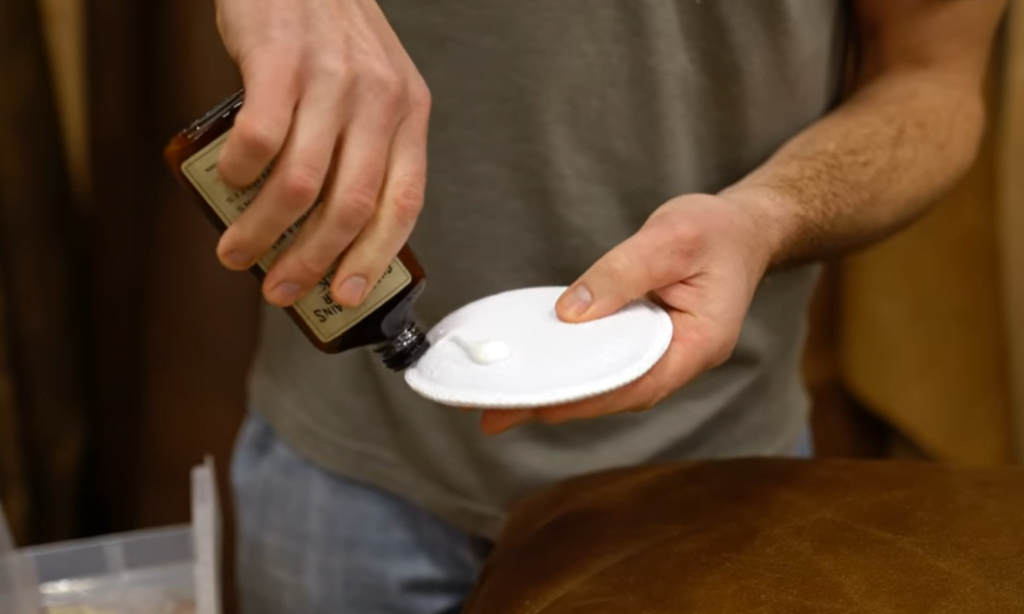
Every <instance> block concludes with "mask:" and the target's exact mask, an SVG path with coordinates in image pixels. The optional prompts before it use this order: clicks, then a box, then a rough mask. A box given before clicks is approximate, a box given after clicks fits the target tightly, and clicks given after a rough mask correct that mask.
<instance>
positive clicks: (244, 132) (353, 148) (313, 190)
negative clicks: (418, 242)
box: [217, 0, 430, 306]
mask: <svg viewBox="0 0 1024 614" xmlns="http://www.w3.org/2000/svg"><path fill="white" fill-rule="evenodd" d="M217 24H218V27H219V28H220V32H221V35H222V37H223V39H224V43H225V46H226V47H227V50H228V52H229V53H230V54H231V56H232V57H233V58H234V60H235V61H236V62H237V64H238V66H239V68H240V70H241V72H242V78H243V82H244V87H245V90H246V93H245V102H244V103H243V107H242V109H241V111H240V112H239V114H238V117H237V119H236V121H235V127H234V129H233V130H232V131H231V134H230V136H229V137H228V140H227V142H226V143H225V145H224V149H223V150H222V152H221V157H220V161H219V167H218V170H219V171H220V174H221V176H222V177H223V178H224V180H225V181H227V182H228V183H230V184H232V185H235V186H246V185H250V184H251V183H253V182H254V181H255V180H256V179H257V178H258V177H259V175H260V174H261V173H262V172H263V171H264V170H265V169H266V168H267V167H268V165H270V164H271V162H274V168H273V170H272V172H271V174H270V176H269V178H268V179H267V182H266V184H265V185H264V186H263V188H262V189H261V191H260V193H259V195H258V197H257V198H256V200H255V202H253V204H252V206H250V207H249V209H248V210H247V211H246V212H245V213H244V214H243V215H242V216H241V217H240V218H239V219H238V220H237V221H236V222H235V223H234V224H232V225H231V226H230V228H229V229H228V230H227V232H225V233H224V235H223V237H222V238H221V240H220V244H219V245H218V247H217V254H218V256H219V258H220V260H221V262H222V263H223V264H224V265H225V266H227V267H228V268H231V269H239V270H241V269H245V268H248V267H250V266H252V265H253V263H255V262H256V261H257V260H258V259H259V258H260V257H261V256H262V255H264V254H265V253H266V252H267V251H268V250H269V249H270V248H271V246H272V245H273V244H274V243H275V242H276V241H277V240H278V238H279V237H280V236H281V234H282V233H283V232H284V231H285V230H287V229H288V227H289V226H291V225H292V224H294V223H295V222H296V221H297V220H298V219H299V218H300V217H301V216H302V215H303V214H305V213H306V212H307V211H308V210H309V209H310V208H311V207H312V206H313V204H314V203H315V202H316V201H317V199H318V197H320V196H322V197H323V202H322V204H321V205H320V206H318V207H317V208H316V210H315V211H314V212H313V213H312V215H311V216H310V218H309V219H308V220H307V221H306V223H305V225H304V226H303V228H302V231H301V233H300V234H299V235H298V237H297V238H296V240H295V241H294V243H293V244H292V245H291V246H290V247H289V248H288V249H287V250H286V252H285V253H284V254H282V255H281V256H280V257H279V258H278V259H277V260H276V261H275V263H274V265H273V267H272V268H271V270H270V271H269V272H268V274H267V276H266V279H265V280H264V285H263V293H264V295H265V297H266V299H267V300H268V301H269V302H271V303H273V304H276V305H281V306H287V305H290V304H291V303H293V302H294V301H295V300H296V299H298V298H300V297H301V296H303V295H304V294H305V293H307V292H308V291H309V290H310V289H311V288H312V287H313V286H314V285H315V284H316V283H317V282H318V281H319V280H320V279H321V278H322V277H323V276H324V275H325V274H326V273H328V272H329V270H330V269H331V267H332V266H334V265H335V263H336V261H337V260H338V257H339V255H341V254H342V253H343V252H344V253H345V255H344V258H343V259H342V260H341V262H340V264H339V265H338V268H337V272H336V274H335V276H334V281H333V284H332V288H331V291H332V295H333V296H334V299H335V300H336V301H337V302H338V303H340V304H341V305H344V306H354V305H358V304H359V303H361V302H362V300H363V299H364V298H365V296H366V294H367V293H368V292H369V290H370V289H371V288H372V285H373V284H372V281H375V280H377V279H379V278H380V277H381V275H382V274H383V273H384V271H385V269H386V268H387V265H388V263H389V262H390V261H391V260H392V258H394V256H395V255H396V254H397V253H398V251H399V250H400V249H401V247H402V245H403V244H404V243H405V242H406V240H407V239H408V237H409V234H410V233H411V232H412V228H413V225H414V224H415V222H416V218H417V216H418V214H419V211H420V208H421V206H422V203H423V191H424V185H425V182H426V142H427V119H428V115H429V107H430V95H429V92H428V90H427V87H426V85H425V83H424V82H423V79H422V78H421V77H420V75H419V73H418V72H417V70H416V68H415V66H413V63H412V61H411V60H410V59H409V56H408V55H407V54H406V52H405V50H404V49H403V48H402V45H401V44H400V43H399V41H398V38H397V37H396V36H395V33H394V32H393V31H392V30H391V27H390V26H389V25H388V22H387V20H386V19H385V17H384V15H383V13H382V12H381V11H380V9H379V8H378V6H377V4H376V2H374V0H217ZM346 250H347V251H346Z"/></svg>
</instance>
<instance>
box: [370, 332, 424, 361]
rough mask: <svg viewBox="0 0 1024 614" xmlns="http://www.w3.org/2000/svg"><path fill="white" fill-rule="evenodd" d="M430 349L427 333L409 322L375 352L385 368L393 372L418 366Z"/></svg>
mask: <svg viewBox="0 0 1024 614" xmlns="http://www.w3.org/2000/svg"><path fill="white" fill-rule="evenodd" d="M429 347H430V342H429V341H427V335H426V333H424V332H423V331H422V330H420V327H419V326H417V325H416V323H415V322H408V323H406V325H405V326H404V327H402V330H401V331H400V332H399V333H398V334H397V335H395V336H394V337H392V338H391V339H389V340H388V341H386V342H384V343H382V344H381V345H380V346H378V347H377V348H376V349H375V350H374V351H375V352H377V353H378V354H380V355H381V358H382V359H383V360H384V366H386V367H387V368H389V369H391V370H392V371H404V370H406V369H408V368H409V367H411V366H413V365H414V364H416V361H417V360H419V359H420V356H423V353H424V352H426V351H427V348H429Z"/></svg>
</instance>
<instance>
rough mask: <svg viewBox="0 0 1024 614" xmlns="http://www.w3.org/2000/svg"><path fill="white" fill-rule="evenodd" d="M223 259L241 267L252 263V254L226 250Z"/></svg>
mask: <svg viewBox="0 0 1024 614" xmlns="http://www.w3.org/2000/svg"><path fill="white" fill-rule="evenodd" d="M224 260H226V261H227V263H228V264H230V265H231V266H233V267H237V268H243V267H248V266H249V265H250V264H251V263H252V256H250V255H249V254H246V253H245V252H228V253H227V254H225V255H224Z"/></svg>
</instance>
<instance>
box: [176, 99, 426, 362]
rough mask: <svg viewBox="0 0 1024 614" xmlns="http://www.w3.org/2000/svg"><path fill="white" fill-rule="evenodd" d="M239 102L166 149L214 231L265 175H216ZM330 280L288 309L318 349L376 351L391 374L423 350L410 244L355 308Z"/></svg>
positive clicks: (259, 268)
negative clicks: (236, 183)
mask: <svg viewBox="0 0 1024 614" xmlns="http://www.w3.org/2000/svg"><path fill="white" fill-rule="evenodd" d="M243 97H244V92H242V91H239V92H237V93H236V94H234V95H233V96H231V97H230V98H228V99H227V100H225V101H224V102H222V103H220V104H219V105H217V106H216V107H215V108H213V109H211V110H210V111H209V112H207V113H206V115H204V116H202V117H201V118H199V119H197V120H196V121H195V122H193V123H192V125H191V126H189V127H188V128H186V129H185V130H182V131H181V132H180V133H178V134H177V135H176V136H175V137H174V138H173V139H172V140H171V142H170V143H169V144H168V145H167V147H166V148H165V149H164V160H165V161H166V162H167V164H168V166H170V168H171V170H172V171H173V172H174V175H175V176H176V177H177V178H178V181H179V182H180V183H181V185H182V186H184V187H185V189H186V190H188V191H189V192H190V193H191V194H192V195H193V197H194V199H195V201H196V202H197V203H199V205H200V206H201V209H202V210H203V212H204V213H205V215H206V217H207V218H208V219H209V220H210V222H212V223H213V224H214V225H215V226H216V227H217V228H218V230H219V231H220V232H224V231H225V230H226V229H227V227H228V225H229V224H231V223H232V222H233V221H234V220H236V219H237V218H238V217H239V216H240V215H241V214H242V212H243V211H245V209H246V207H248V206H249V205H250V204H251V203H252V201H253V200H254V199H255V197H256V194H257V193H258V192H259V190H260V187H262V185H263V182H264V181H265V180H266V178H267V176H268V175H269V169H268V170H267V172H265V173H263V175H262V176H261V177H260V178H259V179H258V180H257V181H256V183H254V184H253V185H251V186H249V187H247V188H243V189H235V188H232V187H230V186H228V185H227V184H226V183H224V182H223V181H221V179H220V177H219V175H218V173H217V158H218V154H219V152H220V149H221V146H222V145H223V143H224V140H225V139H226V138H227V135H228V133H229V132H230V130H231V127H232V126H233V125H234V121H235V116H236V115H237V114H238V111H239V109H241V108H242V101H243ZM318 205H319V203H317V205H314V206H318ZM308 216H309V214H308V213H307V214H306V215H304V216H303V217H302V218H300V219H299V220H298V221H297V222H296V223H295V224H294V225H293V226H292V227H291V228H289V229H288V230H287V231H286V232H285V233H284V235H282V237H281V239H280V240H278V242H277V243H276V244H275V245H274V247H273V248H272V249H271V251H270V253H268V254H267V255H266V256H264V258H263V259H262V260H260V261H259V262H258V263H256V264H255V265H254V266H253V268H252V271H253V273H255V274H256V276H257V277H259V278H260V279H262V278H263V276H264V275H265V274H266V271H267V270H269V268H270V265H271V263H272V262H273V261H274V258H276V257H277V255H278V254H279V253H280V252H281V251H282V250H284V249H285V248H286V247H287V246H288V244H289V243H290V242H291V240H292V239H294V237H295V235H296V233H297V231H298V230H299V229H300V227H301V226H302V224H303V222H305V221H306V218H307V217H308ZM332 276H333V272H332V273H330V274H328V275H327V276H326V277H324V279H322V280H321V281H320V283H319V284H318V285H317V287H316V288H315V289H313V290H312V291H311V292H310V293H309V294H307V295H306V296H305V297H303V298H301V299H299V300H298V301H297V302H296V303H295V304H294V305H293V306H291V307H288V308H286V311H287V312H288V314H289V315H290V316H291V317H292V319H293V320H294V321H295V322H296V324H298V326H299V328H301V329H302V331H303V332H304V333H305V334H306V336H307V337H308V338H309V340H310V341H311V342H312V343H313V344H314V345H315V346H316V347H318V348H319V349H320V350H322V351H324V352H328V353H337V352H343V351H345V350H349V349H353V348H357V347H364V346H376V347H375V350H376V351H377V352H378V353H379V354H380V355H381V357H382V358H383V360H384V364H385V365H387V366H388V367H389V368H391V369H394V370H396V371H400V370H402V369H405V368H407V367H409V366H411V365H412V364H413V363H415V362H416V360H417V359H419V357H420V356H421V355H422V354H423V352H425V351H426V349H427V346H428V343H427V339H426V335H424V334H423V331H422V330H420V328H419V327H418V326H417V325H416V323H415V322H414V321H413V319H412V316H411V308H412V304H413V302H415V300H416V299H417V298H418V297H419V295H420V294H421V293H422V292H423V288H424V286H425V284H426V276H425V274H424V272H423V268H422V267H421V266H420V265H419V263H418V262H417V261H416V257H415V256H414V255H413V253H412V250H410V249H409V246H408V245H406V246H404V247H403V248H402V250H401V252H399V254H398V257H397V258H395V259H394V261H392V263H391V265H390V266H389V267H388V270H387V272H385V274H384V275H383V277H381V279H380V280H379V281H378V282H377V285H376V286H375V287H374V288H373V290H372V291H371V292H370V294H369V295H368V296H367V298H366V300H365V301H363V304H362V305H360V306H358V307H355V308H351V309H350V308H343V307H342V306H341V305H338V304H337V303H335V302H334V301H333V300H332V299H331V295H330V291H329V289H330V287H331V277H332Z"/></svg>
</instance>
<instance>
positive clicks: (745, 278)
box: [481, 194, 772, 434]
mask: <svg viewBox="0 0 1024 614" xmlns="http://www.w3.org/2000/svg"><path fill="white" fill-rule="evenodd" d="M762 213H763V211H761V209H760V208H759V206H758V203H756V202H752V201H747V200H742V201H741V200H738V199H735V198H731V197H727V196H711V195H705V194H693V195H687V196H681V197H679V198H675V199H673V200H671V201H669V202H668V203H666V204H665V205H663V206H661V207H660V208H659V209H658V210H657V211H655V212H654V214H653V215H651V217H650V218H648V220H647V222H646V223H645V224H644V226H643V227H642V228H641V229H640V230H639V231H638V232H637V233H636V234H635V235H633V236H632V237H630V238H629V239H627V240H626V241H625V242H623V243H622V244H620V245H618V246H617V247H615V248H614V249H613V250H611V251H610V252H608V253H607V254H606V255H605V256H604V257H603V258H601V259H600V260H598V261H597V263H596V264H594V266H592V267H591V268H590V270H588V271H587V272H586V273H584V274H583V276H582V277H581V278H580V279H579V280H578V281H577V282H576V283H574V284H573V285H572V286H570V287H569V289H568V290H567V291H566V292H565V293H564V294H563V295H562V296H561V298H560V299H559V301H558V304H557V311H558V315H559V317H560V318H562V319H563V320H564V321H567V322H574V323H575V322H586V321H590V320H595V319H598V318H602V317H605V316H608V315H610V314H612V313H615V312H616V311H618V310H619V309H621V308H622V307H624V306H626V305H627V304H629V303H630V302H632V301H634V300H636V299H639V298H642V297H645V296H650V297H651V298H653V299H654V300H656V301H657V302H659V303H660V304H661V305H662V306H664V307H665V308H666V309H667V310H668V313H669V315H670V316H671V318H672V325H673V329H674V332H673V336H672V342H671V344H670V345H669V348H668V350H667V351H666V352H665V354H664V356H662V358H661V360H660V361H659V362H658V363H657V364H656V365H655V366H654V367H653V368H652V369H651V370H650V371H648V372H647V374H646V375H644V376H643V377H641V378H640V379H638V380H636V381H634V382H633V383H632V384H630V385H628V386H625V387H623V388H620V389H618V390H614V391H612V392H609V393H606V394H603V395H600V396H597V397H593V398H590V399H585V400H583V401H579V402H575V403H569V404H564V405H557V406H551V407H545V408H540V409H535V410H528V411H518V410H517V411H509V410H486V409H485V410H484V412H483V416H482V418H481V428H482V430H483V431H484V432H485V433H488V434H497V433H501V432H503V431H506V430H508V429H510V428H512V427H515V426H519V425H521V424H524V423H526V422H531V421H535V420H539V421H541V422H545V423H548V424H557V423H561V422H567V421H570V420H580V419H586V418H595V417H598V416H603V415H606V414H615V413H621V412H631V411H641V410H646V409H650V408H652V407H654V406H655V405H656V404H657V403H658V402H659V401H661V400H662V399H664V398H665V397H667V396H668V395H669V394H671V393H672V392H674V391H676V390H678V389H679V388H681V387H683V386H685V385H686V384H687V383H689V382H690V381H692V380H693V379H694V378H696V377H697V376H698V375H700V374H701V373H702V372H704V371H706V370H708V369H712V368H714V367H716V366H718V365H720V364H722V363H723V362H725V361H726V360H727V359H728V358H729V356H730V355H731V354H732V351H733V349H734V348H735V346H736V342H737V340H738V338H739V334H740V328H741V327H742V325H743V320H744V318H745V317H746V313H747V310H748V308H749V307H750V302H751V300H752V298H753V295H754V290H755V289H756V287H757V285H758V283H759V282H760V280H761V277H762V276H763V275H764V273H765V270H766V268H767V266H768V263H769V260H770V256H771V251H772V250H771V243H772V242H771V239H770V233H768V232H766V230H767V228H768V227H770V225H769V224H766V223H765V219H764V216H763V215H761V214H762Z"/></svg>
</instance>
